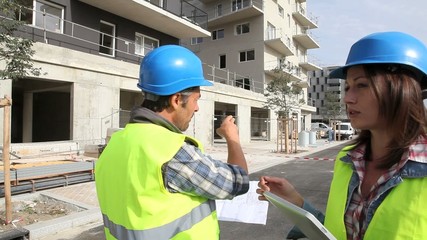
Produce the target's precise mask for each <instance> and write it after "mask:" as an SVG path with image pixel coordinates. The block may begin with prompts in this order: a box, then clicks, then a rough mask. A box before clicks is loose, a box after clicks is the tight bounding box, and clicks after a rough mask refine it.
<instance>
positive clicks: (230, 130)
mask: <svg viewBox="0 0 427 240" xmlns="http://www.w3.org/2000/svg"><path fill="white" fill-rule="evenodd" d="M235 121H236V119H235V118H234V117H233V116H231V115H229V116H227V117H226V118H224V120H223V121H222V123H221V126H220V127H219V128H217V129H216V133H218V135H220V136H221V137H223V138H225V140H227V141H229V140H230V141H236V142H239V129H238V128H237V125H236V124H235V123H234V122H235Z"/></svg>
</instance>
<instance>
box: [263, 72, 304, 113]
mask: <svg viewBox="0 0 427 240" xmlns="http://www.w3.org/2000/svg"><path fill="white" fill-rule="evenodd" d="M284 70H290V69H286V68H285V69H283V68H276V69H275V70H274V72H275V77H274V78H273V79H272V80H271V81H270V82H269V83H268V84H267V87H266V89H265V90H266V92H265V93H264V96H265V97H266V100H267V102H266V104H265V107H267V108H270V109H273V110H274V111H275V112H276V114H277V115H278V116H279V117H285V118H288V117H289V114H290V113H291V112H292V110H294V109H297V108H299V107H300V106H301V105H302V104H304V103H305V101H304V99H301V98H300V94H301V93H302V92H303V91H302V88H301V87H300V86H299V85H298V84H297V82H295V81H292V79H291V77H292V76H291V74H290V73H289V71H284Z"/></svg>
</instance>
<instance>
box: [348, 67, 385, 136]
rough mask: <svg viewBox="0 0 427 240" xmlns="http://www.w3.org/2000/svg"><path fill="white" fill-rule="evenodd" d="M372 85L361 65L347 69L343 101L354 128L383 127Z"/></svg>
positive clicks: (369, 128) (371, 128)
mask: <svg viewBox="0 0 427 240" xmlns="http://www.w3.org/2000/svg"><path fill="white" fill-rule="evenodd" d="M372 87H373V86H372V85H371V81H370V80H369V79H368V78H367V76H366V73H365V71H364V69H363V67H362V66H353V67H350V68H349V69H348V71H347V79H346V83H345V97H344V102H345V104H346V106H347V115H348V117H349V119H350V122H351V125H352V126H353V127H354V128H357V129H362V130H373V129H379V128H384V125H385V122H384V121H381V120H380V116H379V104H378V100H377V99H376V97H375V95H374V92H373V90H372Z"/></svg>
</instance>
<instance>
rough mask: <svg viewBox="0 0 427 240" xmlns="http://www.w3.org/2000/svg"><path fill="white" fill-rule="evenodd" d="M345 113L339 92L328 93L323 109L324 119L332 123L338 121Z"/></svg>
mask: <svg viewBox="0 0 427 240" xmlns="http://www.w3.org/2000/svg"><path fill="white" fill-rule="evenodd" d="M343 113H344V104H342V103H341V98H340V94H339V93H338V92H332V91H330V92H326V93H325V101H324V105H323V107H322V109H321V115H322V117H323V119H325V120H328V121H330V120H331V119H337V118H338V117H339V116H340V115H342V114H343Z"/></svg>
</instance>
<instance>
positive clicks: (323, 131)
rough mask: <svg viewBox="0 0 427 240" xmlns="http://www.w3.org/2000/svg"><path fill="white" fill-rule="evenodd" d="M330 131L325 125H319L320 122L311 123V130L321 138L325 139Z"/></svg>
mask: <svg viewBox="0 0 427 240" xmlns="http://www.w3.org/2000/svg"><path fill="white" fill-rule="evenodd" d="M331 129H332V128H331V127H330V126H328V125H327V124H325V123H321V122H316V123H311V130H312V131H316V132H317V133H318V135H319V136H320V137H321V138H327V137H328V132H329V131H330V130H331Z"/></svg>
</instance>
